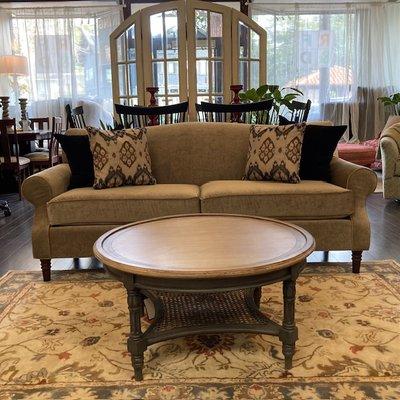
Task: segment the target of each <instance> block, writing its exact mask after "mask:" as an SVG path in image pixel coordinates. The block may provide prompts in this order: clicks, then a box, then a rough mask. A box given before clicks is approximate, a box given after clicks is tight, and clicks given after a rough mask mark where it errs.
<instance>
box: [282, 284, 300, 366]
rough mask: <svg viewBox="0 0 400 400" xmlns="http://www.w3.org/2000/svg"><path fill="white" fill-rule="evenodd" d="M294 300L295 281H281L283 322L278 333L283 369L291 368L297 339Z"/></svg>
mask: <svg viewBox="0 0 400 400" xmlns="http://www.w3.org/2000/svg"><path fill="white" fill-rule="evenodd" d="M295 300H296V281H294V280H292V279H290V280H286V281H283V324H282V330H281V332H280V334H279V339H280V340H281V342H282V352H283V355H284V357H285V369H290V368H292V360H293V355H294V350H295V343H296V340H297V336H298V335H297V327H296V325H295V319H294V311H295Z"/></svg>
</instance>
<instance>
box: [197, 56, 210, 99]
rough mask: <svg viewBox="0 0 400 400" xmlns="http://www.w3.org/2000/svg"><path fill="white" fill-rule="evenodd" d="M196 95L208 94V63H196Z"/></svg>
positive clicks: (202, 61)
mask: <svg viewBox="0 0 400 400" xmlns="http://www.w3.org/2000/svg"><path fill="white" fill-rule="evenodd" d="M196 72H197V93H208V61H207V60H197V61H196Z"/></svg>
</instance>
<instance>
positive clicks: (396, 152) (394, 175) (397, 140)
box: [380, 123, 400, 200]
mask: <svg viewBox="0 0 400 400" xmlns="http://www.w3.org/2000/svg"><path fill="white" fill-rule="evenodd" d="M380 146H381V153H382V179H383V197H384V198H385V199H397V200H400V123H398V124H396V125H393V126H391V127H389V128H387V129H384V131H383V132H382V135H381V141H380Z"/></svg>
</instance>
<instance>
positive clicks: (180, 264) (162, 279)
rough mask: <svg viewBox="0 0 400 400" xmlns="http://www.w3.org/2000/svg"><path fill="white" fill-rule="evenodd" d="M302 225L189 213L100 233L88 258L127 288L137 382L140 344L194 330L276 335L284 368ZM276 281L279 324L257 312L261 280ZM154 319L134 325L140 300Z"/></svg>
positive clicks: (308, 248)
mask: <svg viewBox="0 0 400 400" xmlns="http://www.w3.org/2000/svg"><path fill="white" fill-rule="evenodd" d="M314 247H315V244H314V238H313V237H312V236H311V235H310V234H309V233H308V232H307V231H305V230H304V229H302V228H300V227H297V226H295V225H290V224H287V223H285V222H280V221H276V220H272V219H266V218H258V217H251V216H242V215H229V214H191V215H179V216H171V217H164V218H158V219H153V220H148V221H142V222H137V223H133V224H130V225H125V226H122V227H120V228H117V229H114V230H112V231H110V232H107V233H106V234H104V235H103V236H101V237H100V238H99V239H98V240H97V242H96V243H95V245H94V253H95V256H96V257H97V258H98V259H99V260H100V261H101V262H103V264H104V265H105V266H106V268H107V269H108V270H109V272H110V273H111V274H112V275H114V276H115V277H116V278H117V279H119V280H120V281H122V282H123V284H124V285H125V287H126V290H127V292H128V307H129V313H130V324H131V333H130V336H129V339H128V350H129V351H130V353H131V357H132V365H133V368H134V371H135V379H136V380H142V379H143V375H142V369H143V353H144V351H145V350H146V348H147V346H149V345H151V344H153V343H157V342H161V341H164V340H168V339H172V338H177V337H181V336H187V335H193V334H199V333H203V334H204V333H210V334H211V333H224V332H226V333H228V332H230V333H233V332H252V333H262V334H268V335H274V336H278V337H279V339H280V340H281V342H282V349H283V355H284V357H285V368H286V369H289V368H291V367H292V358H293V354H294V349H295V342H296V340H297V328H296V325H295V319H294V306H295V283H296V279H297V277H298V275H299V273H300V271H301V269H302V268H303V266H304V264H305V260H306V257H307V256H308V255H309V254H310V253H311V252H312V251H313V250H314ZM279 281H282V282H283V303H284V314H283V323H282V325H279V324H277V323H276V322H274V321H271V320H270V319H268V318H267V317H266V316H265V315H264V314H262V313H261V312H260V311H259V301H260V297H261V288H260V287H261V286H263V285H269V284H271V283H275V282H279ZM145 296H146V297H148V298H150V299H151V300H152V301H153V303H154V307H155V317H154V320H153V322H152V323H151V325H150V326H149V327H148V329H147V330H146V331H145V332H142V329H141V321H140V318H141V314H142V309H143V298H144V297H145Z"/></svg>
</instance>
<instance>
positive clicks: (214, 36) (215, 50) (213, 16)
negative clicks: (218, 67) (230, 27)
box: [210, 12, 222, 57]
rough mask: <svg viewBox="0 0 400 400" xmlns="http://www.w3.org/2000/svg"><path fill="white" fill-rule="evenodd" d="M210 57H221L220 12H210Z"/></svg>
mask: <svg viewBox="0 0 400 400" xmlns="http://www.w3.org/2000/svg"><path fill="white" fill-rule="evenodd" d="M210 41H211V57H222V14H220V13H214V12H212V13H210Z"/></svg>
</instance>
